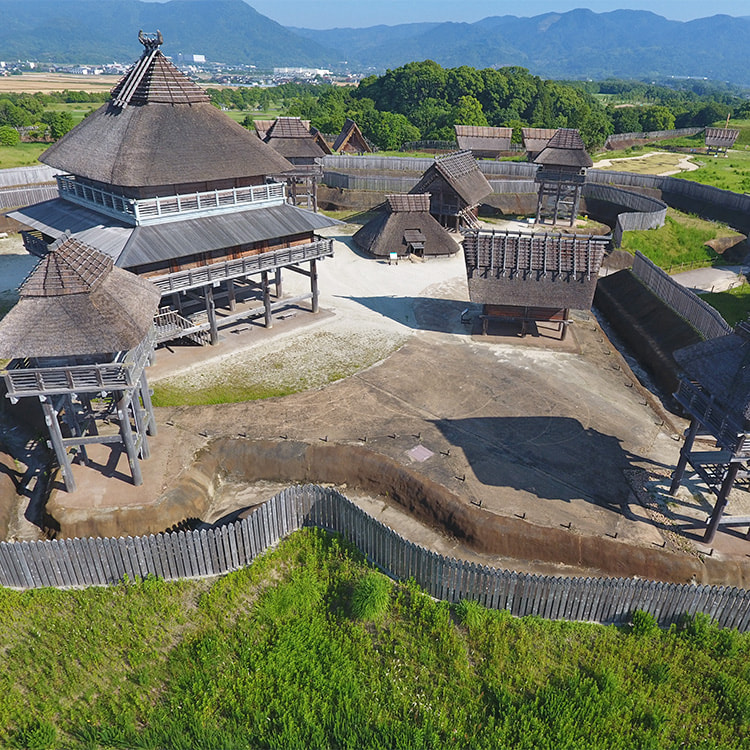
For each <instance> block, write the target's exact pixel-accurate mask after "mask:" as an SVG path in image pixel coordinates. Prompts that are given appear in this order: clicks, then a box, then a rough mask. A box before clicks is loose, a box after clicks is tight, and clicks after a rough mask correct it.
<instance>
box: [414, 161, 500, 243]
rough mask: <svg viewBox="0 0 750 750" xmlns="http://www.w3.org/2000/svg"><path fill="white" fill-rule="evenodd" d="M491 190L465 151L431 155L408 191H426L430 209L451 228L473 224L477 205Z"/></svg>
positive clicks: (443, 223) (474, 223) (440, 220)
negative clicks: (421, 172)
mask: <svg viewBox="0 0 750 750" xmlns="http://www.w3.org/2000/svg"><path fill="white" fill-rule="evenodd" d="M491 192H492V187H491V186H490V183H489V182H487V178H486V177H485V176H484V175H483V174H482V172H481V171H480V169H479V165H478V164H477V161H476V159H475V158H474V157H473V156H472V155H471V153H470V152H469V151H458V152H456V153H454V154H448V155H447V156H442V157H440V158H438V159H435V161H434V162H433V163H432V164H431V165H430V166H429V167H428V168H427V170H426V171H425V173H424V174H423V175H422V177H421V179H420V180H419V182H418V183H417V184H416V185H415V186H414V187H413V188H412V189H411V190H410V191H409V193H411V194H412V195H414V194H419V193H430V213H431V214H432V215H433V216H434V217H435V218H436V219H437V220H438V221H439V222H440V223H441V224H442V225H443V226H447V227H449V228H453V229H460V228H461V227H462V226H469V227H475V226H477V221H476V212H477V207H478V206H479V204H480V202H481V201H482V199H483V198H486V197H487V196H488V195H489V194H490V193H491Z"/></svg>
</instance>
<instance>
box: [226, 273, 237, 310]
mask: <svg viewBox="0 0 750 750" xmlns="http://www.w3.org/2000/svg"><path fill="white" fill-rule="evenodd" d="M227 296H228V297H229V309H230V310H232V311H233V312H234V310H236V309H237V297H236V295H235V293H234V280H233V279H227Z"/></svg>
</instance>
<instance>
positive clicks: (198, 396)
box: [152, 379, 300, 406]
mask: <svg viewBox="0 0 750 750" xmlns="http://www.w3.org/2000/svg"><path fill="white" fill-rule="evenodd" d="M297 390H300V389H295V388H294V387H292V386H289V387H276V386H273V385H268V386H265V385H262V384H249V385H243V384H242V383H240V382H237V383H231V384H225V383H220V384H216V385H207V386H204V387H195V386H187V387H186V386H184V385H181V384H180V382H179V380H178V379H174V380H170V381H169V382H165V383H161V382H157V383H156V384H155V385H154V395H153V397H152V402H153V405H154V406H205V405H208V404H233V403H238V402H240V401H261V400H263V399H266V398H276V397H279V396H289V395H290V394H292V393H296V392H297Z"/></svg>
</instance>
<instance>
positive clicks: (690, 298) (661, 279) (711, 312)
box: [633, 252, 732, 339]
mask: <svg viewBox="0 0 750 750" xmlns="http://www.w3.org/2000/svg"><path fill="white" fill-rule="evenodd" d="M633 275H634V276H635V277H636V278H637V279H639V280H640V281H641V282H642V283H643V284H645V285H646V286H647V287H648V288H649V289H650V290H651V291H652V292H653V293H654V294H655V295H656V296H657V297H659V299H660V300H661V301H662V302H664V304H665V305H668V306H669V307H671V308H672V309H673V310H674V311H675V312H676V313H677V314H678V315H681V316H682V317H683V318H685V320H687V322H688V323H690V325H691V326H693V328H695V330H696V331H698V333H700V334H701V336H703V338H704V339H712V338H716V337H717V336H726V335H727V334H728V333H731V332H732V327H731V326H730V325H729V323H727V322H726V321H725V320H724V318H722V317H721V313H719V311H718V310H716V309H714V308H713V307H711V305H709V304H708V302H706V301H705V300H702V299H701V298H700V297H699V296H698V295H697V294H695V292H692V291H691V290H690V289H686V288H685V287H684V286H682V284H680V283H679V282H677V281H675V280H674V279H673V278H672V277H671V276H670V275H669V274H668V273H667V272H666V271H663V270H662V269H661V268H659V267H658V266H657V265H655V264H654V263H652V262H651V261H650V260H649V259H648V258H647V257H646V256H645V255H642V254H641V253H639V252H637V253H636V254H635V259H634V260H633Z"/></svg>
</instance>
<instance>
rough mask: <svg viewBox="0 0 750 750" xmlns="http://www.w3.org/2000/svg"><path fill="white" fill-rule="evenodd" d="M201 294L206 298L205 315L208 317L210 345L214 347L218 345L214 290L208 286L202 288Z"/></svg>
mask: <svg viewBox="0 0 750 750" xmlns="http://www.w3.org/2000/svg"><path fill="white" fill-rule="evenodd" d="M203 293H204V295H205V297H206V314H207V315H208V325H209V333H210V335H211V340H210V344H211V346H216V344H218V343H219V327H218V325H217V323H216V302H215V301H214V290H213V287H212V286H211V285H210V284H207V285H206V286H204V287H203Z"/></svg>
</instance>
